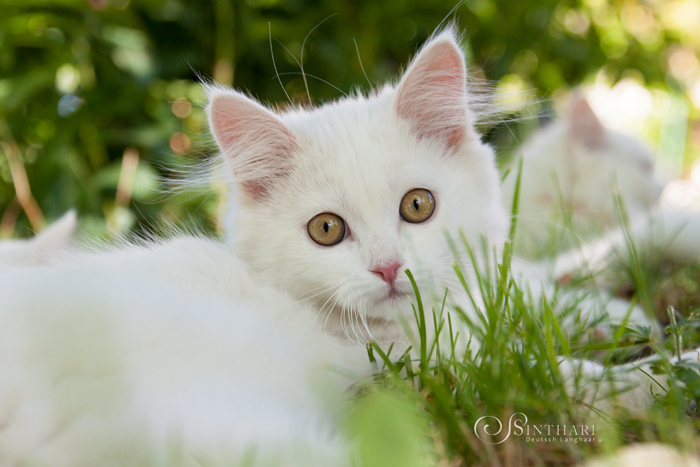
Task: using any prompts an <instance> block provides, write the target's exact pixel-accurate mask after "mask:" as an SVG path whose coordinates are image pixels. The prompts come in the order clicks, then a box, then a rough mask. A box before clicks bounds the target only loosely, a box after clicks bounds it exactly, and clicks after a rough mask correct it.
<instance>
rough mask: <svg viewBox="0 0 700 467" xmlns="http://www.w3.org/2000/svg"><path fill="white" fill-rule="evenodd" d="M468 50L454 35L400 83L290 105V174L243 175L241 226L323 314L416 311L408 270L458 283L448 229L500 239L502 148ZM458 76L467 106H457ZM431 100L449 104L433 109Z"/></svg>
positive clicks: (251, 254)
mask: <svg viewBox="0 0 700 467" xmlns="http://www.w3.org/2000/svg"><path fill="white" fill-rule="evenodd" d="M462 60H463V59H462V58H461V53H460V52H459V51H458V50H457V49H456V47H455V46H454V42H453V41H452V40H451V39H450V38H449V37H444V36H443V37H442V41H440V38H438V39H436V40H435V41H434V42H433V43H431V44H430V45H429V46H427V47H426V48H425V49H424V50H423V51H422V52H421V54H420V55H419V57H418V58H417V59H416V60H415V61H414V63H413V65H412V66H411V68H410V69H409V71H408V72H407V73H406V76H404V78H403V80H402V82H401V83H400V84H399V86H398V87H397V88H396V89H393V88H386V89H384V90H383V91H382V92H381V93H380V94H378V95H376V96H373V97H370V98H361V97H358V98H352V99H347V100H344V101H341V102H338V103H334V104H330V105H326V106H323V107H321V108H318V109H315V110H313V111H296V112H290V113H288V114H285V115H283V116H282V117H281V119H280V124H281V128H283V130H282V131H281V132H280V133H278V136H280V137H281V139H283V140H284V139H291V140H293V143H289V141H288V143H289V144H291V145H292V146H293V149H292V150H291V151H290V154H289V155H286V156H281V157H282V158H284V161H285V162H284V163H282V164H281V165H279V166H278V174H277V175H276V176H272V178H270V179H266V180H263V181H262V183H263V185H260V184H259V183H260V180H257V181H254V182H253V183H252V185H250V184H245V183H243V184H240V185H239V187H241V188H242V189H240V190H239V191H240V193H239V199H240V200H241V205H240V207H239V208H238V213H237V216H238V218H237V220H236V222H235V224H234V232H233V235H234V237H235V238H236V246H237V250H238V251H239V253H240V254H241V256H243V257H244V258H245V259H246V260H247V261H248V262H249V264H251V266H252V267H253V268H254V269H256V270H258V271H259V272H262V274H263V275H264V277H266V278H267V279H269V280H270V281H271V282H273V283H276V284H278V285H280V286H281V287H282V288H283V289H285V290H287V291H288V292H289V293H291V294H292V295H293V296H295V297H297V298H299V299H303V300H309V301H310V302H311V303H314V304H316V306H317V307H318V308H319V309H320V310H321V318H322V319H323V318H325V316H326V314H329V313H335V314H338V313H343V310H345V312H346V313H354V314H356V316H359V317H360V318H361V320H362V319H364V318H371V319H370V320H369V321H370V322H371V321H372V319H373V320H374V321H382V320H389V319H391V318H393V317H394V313H395V312H396V311H397V310H401V311H404V312H410V310H411V308H410V300H411V298H412V297H413V291H412V288H411V284H410V282H409V279H408V277H407V275H406V274H405V270H406V269H410V270H411V271H412V272H413V274H414V276H416V278H417V280H418V282H419V286H421V289H422V290H424V291H425V292H427V291H429V290H431V286H432V285H433V284H437V285H443V286H444V285H447V284H452V285H455V282H456V281H455V280H454V279H456V277H455V276H454V272H453V270H452V260H453V258H452V254H451V253H450V251H449V248H448V244H447V242H446V240H445V232H449V233H452V234H453V235H455V234H456V233H457V232H458V229H463V230H464V232H465V233H466V235H467V237H468V238H469V239H471V240H472V241H477V240H478V239H479V238H480V236H481V235H485V236H486V237H487V238H490V239H491V240H492V241H493V242H494V243H500V242H501V241H502V239H503V233H504V229H505V225H506V216H505V214H504V213H503V211H502V210H501V208H500V197H499V190H498V178H497V173H496V170H495V167H494V163H493V154H492V151H491V150H490V148H489V147H487V146H485V145H483V144H482V143H481V142H480V140H479V138H478V136H477V135H476V134H475V132H474V131H473V128H472V122H471V120H470V118H471V117H470V115H469V113H468V110H467V108H466V104H465V102H466V100H465V99H464V93H465V88H464V75H463V70H464V64H463V61H462ZM444 67H447V68H449V70H447V71H448V72H449V75H447V74H446V70H444V69H442V68H444ZM436 70H437V75H436V74H435V71H436ZM460 72H461V73H462V74H460ZM425 74H427V75H429V76H428V77H427V78H426V77H425V76H424V75H425ZM455 75H456V77H455ZM426 79H429V80H430V82H428V84H430V85H432V86H433V87H434V90H432V91H431V89H429V88H428V89H426V88H425V86H426V82H425V81H426ZM417 85H420V86H422V87H421V88H420V90H421V92H420V93H414V92H413V89H412V86H417ZM446 87H447V88H450V87H451V89H447V91H450V92H454V93H455V95H453V96H449V99H451V100H453V101H454V102H457V105H456V106H455V105H453V106H451V107H450V106H447V107H445V105H444V98H445V97H448V96H445V92H446V91H445V88H446ZM431 92H433V93H434V94H436V95H437V97H434V98H433V100H432V101H431V100H430V98H431V96H430V93H431ZM412 100H419V101H420V102H412ZM431 105H433V106H435V107H436V108H437V110H436V111H434V112H431V111H426V109H428V107H429V106H431ZM402 106H403V107H402ZM406 109H408V110H406ZM455 113H456V115H455ZM214 118H215V116H214ZM431 119H435V120H436V121H435V122H431V121H430V120H431ZM455 122H457V123H455ZM214 130H215V135H216V129H215V128H214ZM217 139H220V137H217ZM280 145H281V146H285V144H281V143H280ZM278 146H279V145H278ZM277 157H280V156H277ZM239 172H240V170H239ZM415 190H417V191H415ZM431 195H432V196H431ZM402 203H403V208H402ZM319 214H321V215H322V216H321V217H320V218H317V216H318V215H319ZM343 229H344V231H343ZM438 293H440V292H438Z"/></svg>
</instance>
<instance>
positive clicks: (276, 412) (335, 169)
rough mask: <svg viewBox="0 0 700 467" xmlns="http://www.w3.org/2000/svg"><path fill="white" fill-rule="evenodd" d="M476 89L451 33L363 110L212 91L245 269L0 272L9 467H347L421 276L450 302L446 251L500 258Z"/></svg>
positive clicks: (355, 104)
mask: <svg viewBox="0 0 700 467" xmlns="http://www.w3.org/2000/svg"><path fill="white" fill-rule="evenodd" d="M465 86H466V67H465V63H464V59H463V56H462V53H461V51H460V49H459V47H458V46H457V44H456V40H455V38H454V34H453V33H452V32H451V31H446V32H443V33H441V34H439V35H437V36H436V37H435V38H433V39H432V40H431V41H430V42H429V43H427V44H426V45H425V46H424V47H423V48H422V49H421V51H420V52H419V53H418V55H417V57H416V58H415V59H414V60H413V62H412V63H411V65H410V66H409V68H408V70H407V71H406V73H405V74H404V76H403V78H402V79H401V81H400V82H399V83H398V85H396V86H386V87H384V88H383V89H381V90H379V91H377V92H376V93H375V94H373V95H371V96H368V97H364V96H355V97H351V98H347V99H344V100H341V101H338V102H335V103H330V104H327V105H324V106H322V107H320V108H316V109H294V110H290V111H287V112H284V113H280V114H275V113H273V112H271V111H270V110H268V109H266V108H265V107H263V106H261V105H260V104H258V103H257V102H255V101H253V100H252V99H249V98H247V97H245V96H243V95H242V94H240V93H237V92H234V91H230V90H225V89H220V88H215V87H212V88H209V97H210V104H209V107H208V115H209V120H210V126H211V130H212V133H213V135H214V137H215V139H216V141H217V143H218V144H219V146H220V148H221V151H222V156H221V157H222V166H223V167H224V169H225V170H227V171H228V174H229V175H230V177H231V189H232V190H235V191H236V199H237V200H238V203H239V205H238V207H237V209H236V217H235V219H233V222H232V225H233V230H232V231H231V232H229V234H230V235H231V236H232V239H233V251H230V247H229V246H226V245H224V244H222V243H218V242H216V241H213V240H208V239H203V238H194V237H185V238H179V239H173V240H169V241H164V242H162V243H161V244H145V245H135V246H130V247H127V248H121V249H115V250H113V251H107V252H104V253H101V254H84V255H73V256H71V257H66V258H65V260H64V261H63V262H60V263H57V264H55V265H52V266H50V267H43V268H31V267H26V268H8V267H6V268H4V269H0V284H2V293H1V294H0V381H2V384H1V385H0V426H2V429H1V430H0V464H2V465H14V464H17V463H32V464H33V465H53V466H57V465H66V466H68V465H70V466H80V465H98V464H103V463H105V461H106V460H114V461H117V462H124V463H126V462H129V463H136V462H143V463H148V464H150V465H169V464H171V463H173V462H176V461H177V462H183V463H184V464H185V465H190V464H194V463H195V462H201V463H202V464H204V465H224V464H225V465H237V463H242V462H244V460H245V459H248V460H251V459H252V463H251V464H246V465H270V466H272V465H275V466H277V465H319V466H320V465H324V466H325V465H334V466H341V465H346V464H348V463H349V458H348V452H347V448H346V445H345V443H344V442H343V439H342V437H341V436H340V435H339V434H338V433H337V432H336V431H335V429H334V426H335V423H334V420H333V418H334V416H335V414H336V410H337V407H338V406H342V404H340V402H342V400H343V398H344V395H343V388H344V387H345V386H346V384H347V382H348V381H349V380H350V381H351V380H353V379H354V378H355V377H359V376H362V375H366V374H368V373H369V372H370V371H371V368H370V366H369V364H368V363H367V361H366V352H365V349H364V346H363V343H364V342H366V341H367V340H368V339H370V338H372V339H374V340H376V341H378V342H380V343H381V344H385V345H388V344H389V343H390V342H393V341H396V342H399V343H404V344H405V343H407V338H406V337H405V334H404V330H403V328H402V325H401V322H411V321H412V315H411V306H410V302H411V298H412V291H411V290H412V289H411V287H410V283H409V281H408V278H407V277H406V274H405V273H404V271H405V270H406V269H410V270H411V271H412V272H413V274H414V275H415V277H416V280H417V282H418V285H419V287H420V288H421V290H422V291H423V292H424V293H426V294H429V293H430V292H431V291H432V292H434V293H435V295H437V296H441V295H442V291H443V290H444V288H445V287H446V286H454V285H455V279H454V277H453V269H452V263H453V255H452V253H451V252H450V250H449V248H448V245H447V243H446V242H445V239H444V232H445V231H447V232H452V233H456V232H457V231H458V230H460V229H461V230H462V231H463V232H464V234H465V236H466V238H467V239H468V240H469V241H470V242H472V243H473V244H475V245H476V244H478V242H479V241H480V239H481V237H482V236H483V237H485V238H486V239H488V241H489V242H490V245H491V246H493V247H494V248H496V249H498V248H500V246H501V245H502V244H503V242H504V240H505V233H506V228H507V226H508V217H507V214H506V212H505V210H504V209H503V208H502V205H501V198H500V194H499V178H498V174H497V171H496V168H495V165H494V154H493V151H492V149H491V148H490V147H489V146H487V145H485V144H483V143H482V142H481V140H480V136H479V135H478V134H477V133H476V131H475V130H474V123H475V115H474V113H473V112H472V111H471V110H470V108H469V103H468V95H467V92H466V87H465ZM464 263H465V264H469V262H468V261H465V262H464ZM465 272H466V274H467V280H468V281H472V280H473V278H472V275H471V273H470V272H469V271H465ZM451 289H452V290H453V291H454V292H455V293H454V294H453V296H452V297H451V299H452V300H454V301H456V302H458V303H460V304H461V305H462V306H463V307H465V309H467V310H468V309H469V308H468V301H466V297H464V296H460V295H459V292H457V291H458V290H460V287H459V286H454V287H451ZM457 321H458V320H457V319H455V320H453V322H455V323H456V322H457ZM574 366H576V365H575V364H574ZM599 369H600V368H598V367H596V368H594V370H593V371H594V372H595V371H597V370H599Z"/></svg>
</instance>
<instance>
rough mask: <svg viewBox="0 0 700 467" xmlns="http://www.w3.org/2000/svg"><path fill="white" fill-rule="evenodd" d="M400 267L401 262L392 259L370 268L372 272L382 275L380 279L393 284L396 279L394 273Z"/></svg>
mask: <svg viewBox="0 0 700 467" xmlns="http://www.w3.org/2000/svg"><path fill="white" fill-rule="evenodd" d="M400 267H401V263H399V262H398V261H392V262H391V263H389V264H384V265H381V266H376V267H375V268H374V269H372V272H373V273H375V274H377V275H380V276H382V279H384V282H386V283H387V284H393V283H394V281H395V280H396V274H397V271H398V270H399V268H400Z"/></svg>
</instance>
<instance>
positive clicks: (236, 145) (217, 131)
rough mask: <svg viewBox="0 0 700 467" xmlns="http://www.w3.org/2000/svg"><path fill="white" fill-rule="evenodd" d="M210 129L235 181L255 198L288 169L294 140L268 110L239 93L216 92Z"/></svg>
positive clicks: (210, 114)
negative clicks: (217, 93)
mask: <svg viewBox="0 0 700 467" xmlns="http://www.w3.org/2000/svg"><path fill="white" fill-rule="evenodd" d="M209 122H210V126H211V131H212V133H213V135H214V138H215V139H216V142H217V143H218V145H219V147H220V148H221V150H222V152H223V153H224V156H225V157H226V159H227V160H228V161H229V163H230V166H231V169H232V170H233V173H234V175H235V177H236V181H237V182H238V183H239V184H240V186H241V187H242V188H243V191H244V192H246V193H247V194H249V195H250V196H251V197H252V198H254V199H261V198H262V197H263V196H264V195H265V194H267V192H268V191H269V187H270V185H271V184H272V183H274V180H275V178H277V177H280V176H283V175H285V174H286V173H288V171H289V159H290V157H291V155H292V153H293V152H294V150H295V149H296V142H295V140H294V137H293V136H292V133H291V132H290V131H289V129H288V128H287V127H286V126H285V125H284V124H283V123H282V122H281V121H280V120H279V119H278V118H277V117H276V116H275V115H274V114H272V113H271V112H270V111H268V110H267V109H265V108H264V107H262V106H261V105H259V104H257V103H256V102H253V101H251V100H250V99H247V98H246V97H243V96H241V95H238V94H234V93H230V94H219V95H215V96H214V97H213V99H212V101H211V103H210V106H209Z"/></svg>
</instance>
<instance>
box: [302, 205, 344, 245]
mask: <svg viewBox="0 0 700 467" xmlns="http://www.w3.org/2000/svg"><path fill="white" fill-rule="evenodd" d="M306 230H308V232H309V236H310V237H311V238H312V239H313V241H314V242H316V243H318V244H319V245H323V246H333V245H336V244H338V243H340V242H341V241H342V240H343V238H345V221H344V220H343V219H342V218H341V217H339V216H336V215H335V214H331V213H330V212H324V213H321V214H319V215H317V216H315V217H314V218H313V219H311V220H310V221H309V223H308V224H307V225H306Z"/></svg>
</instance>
